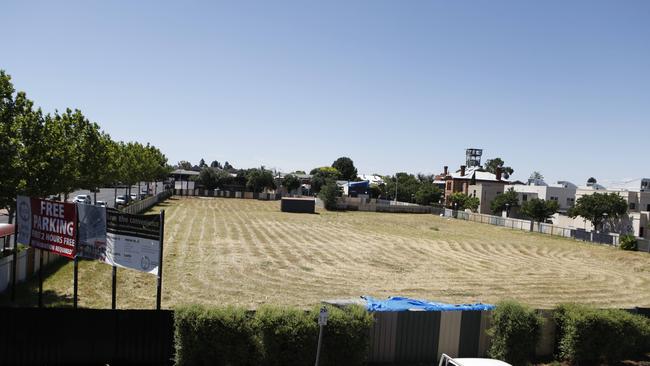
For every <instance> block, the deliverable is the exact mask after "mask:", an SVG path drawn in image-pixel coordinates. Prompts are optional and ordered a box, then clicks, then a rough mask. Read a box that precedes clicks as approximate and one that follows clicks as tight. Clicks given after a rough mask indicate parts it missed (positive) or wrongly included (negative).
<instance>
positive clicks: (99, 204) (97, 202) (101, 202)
mask: <svg viewBox="0 0 650 366" xmlns="http://www.w3.org/2000/svg"><path fill="white" fill-rule="evenodd" d="M95 205H96V206H99V207H106V202H104V201H96V202H95Z"/></svg>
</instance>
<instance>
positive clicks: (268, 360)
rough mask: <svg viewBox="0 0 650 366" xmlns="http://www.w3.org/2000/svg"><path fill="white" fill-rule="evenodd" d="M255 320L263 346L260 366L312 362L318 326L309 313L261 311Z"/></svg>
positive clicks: (275, 310) (273, 308)
mask: <svg viewBox="0 0 650 366" xmlns="http://www.w3.org/2000/svg"><path fill="white" fill-rule="evenodd" d="M255 319H256V322H257V324H258V325H259V329H260V330H261V334H262V339H263V343H264V365H269V366H283V365H287V366H290V365H310V364H312V363H313V362H314V361H315V355H316V342H317V339H318V338H317V337H318V323H317V322H316V321H315V320H314V319H313V318H312V314H311V313H307V312H305V311H302V310H297V309H289V308H279V307H262V308H260V309H259V310H258V311H257V313H256V314H255Z"/></svg>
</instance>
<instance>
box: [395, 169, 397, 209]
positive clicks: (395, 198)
mask: <svg viewBox="0 0 650 366" xmlns="http://www.w3.org/2000/svg"><path fill="white" fill-rule="evenodd" d="M395 203H397V173H395Z"/></svg>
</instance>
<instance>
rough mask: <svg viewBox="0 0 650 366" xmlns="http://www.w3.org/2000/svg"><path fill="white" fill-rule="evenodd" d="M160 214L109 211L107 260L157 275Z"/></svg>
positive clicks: (119, 265) (113, 263) (117, 264)
mask: <svg viewBox="0 0 650 366" xmlns="http://www.w3.org/2000/svg"><path fill="white" fill-rule="evenodd" d="M160 224H161V223H160V216H159V215H132V214H127V213H123V212H119V211H114V210H108V211H106V251H105V253H106V258H105V260H104V261H105V262H106V263H108V264H110V265H115V266H118V267H124V268H131V269H135V270H137V271H141V272H147V273H150V274H153V275H157V274H158V265H159V263H158V261H159V257H160Z"/></svg>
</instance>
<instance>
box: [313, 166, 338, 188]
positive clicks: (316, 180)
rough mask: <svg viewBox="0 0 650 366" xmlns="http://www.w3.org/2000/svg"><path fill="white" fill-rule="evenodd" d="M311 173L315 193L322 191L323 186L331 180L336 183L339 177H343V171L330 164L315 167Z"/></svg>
mask: <svg viewBox="0 0 650 366" xmlns="http://www.w3.org/2000/svg"><path fill="white" fill-rule="evenodd" d="M309 174H311V190H312V191H313V192H314V193H318V192H320V189H321V187H322V186H324V185H325V184H327V183H329V182H334V183H336V181H337V180H338V179H341V172H339V171H338V169H336V168H333V167H329V166H323V167H320V168H314V169H312V170H311V172H309Z"/></svg>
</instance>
